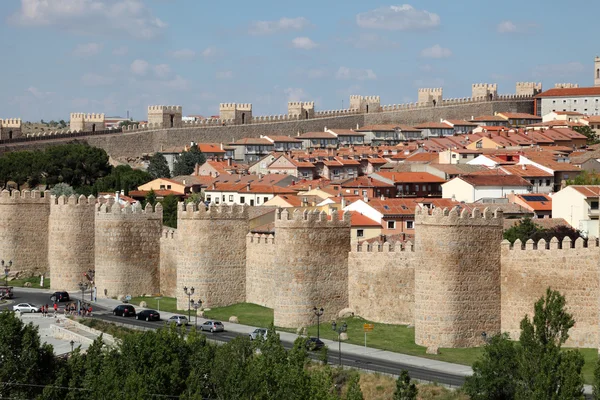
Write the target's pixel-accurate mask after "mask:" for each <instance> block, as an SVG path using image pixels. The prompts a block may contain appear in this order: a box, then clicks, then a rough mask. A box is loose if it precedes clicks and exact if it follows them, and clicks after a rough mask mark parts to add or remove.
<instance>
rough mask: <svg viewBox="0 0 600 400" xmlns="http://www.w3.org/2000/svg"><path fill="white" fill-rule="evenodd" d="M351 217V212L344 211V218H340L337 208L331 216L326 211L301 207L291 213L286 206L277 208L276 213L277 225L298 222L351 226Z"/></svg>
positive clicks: (314, 224)
mask: <svg viewBox="0 0 600 400" xmlns="http://www.w3.org/2000/svg"><path fill="white" fill-rule="evenodd" d="M350 218H351V215H350V213H348V212H344V214H343V216H342V219H340V218H339V213H338V211H337V210H333V211H332V212H331V217H329V216H328V215H327V213H326V212H325V211H321V212H318V211H308V210H304V211H300V210H299V209H296V210H294V212H292V213H290V212H289V211H288V210H287V209H285V208H284V209H279V210H277V212H276V213H275V226H278V225H281V226H284V225H285V226H291V225H298V224H300V225H303V226H307V227H310V226H314V227H325V226H331V227H340V226H350Z"/></svg>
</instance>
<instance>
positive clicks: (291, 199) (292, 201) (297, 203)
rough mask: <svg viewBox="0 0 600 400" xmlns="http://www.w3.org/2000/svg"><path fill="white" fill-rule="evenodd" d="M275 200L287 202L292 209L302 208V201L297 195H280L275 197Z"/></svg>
mask: <svg viewBox="0 0 600 400" xmlns="http://www.w3.org/2000/svg"><path fill="white" fill-rule="evenodd" d="M275 198H280V199H282V200H283V201H285V202H286V203H288V204H289V205H290V206H292V207H301V206H302V199H301V198H300V197H298V196H295V195H289V194H278V195H277V196H275V197H273V199H275Z"/></svg>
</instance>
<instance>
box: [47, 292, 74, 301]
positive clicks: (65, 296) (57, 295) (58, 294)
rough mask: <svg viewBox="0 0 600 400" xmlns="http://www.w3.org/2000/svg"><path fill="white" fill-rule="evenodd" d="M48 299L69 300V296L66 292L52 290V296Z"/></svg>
mask: <svg viewBox="0 0 600 400" xmlns="http://www.w3.org/2000/svg"><path fill="white" fill-rule="evenodd" d="M50 300H52V301H56V302H57V303H60V302H63V301H71V298H70V297H69V293H67V292H54V293H52V296H50Z"/></svg>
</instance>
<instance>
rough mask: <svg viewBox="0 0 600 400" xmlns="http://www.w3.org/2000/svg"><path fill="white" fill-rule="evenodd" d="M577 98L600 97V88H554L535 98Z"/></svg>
mask: <svg viewBox="0 0 600 400" xmlns="http://www.w3.org/2000/svg"><path fill="white" fill-rule="evenodd" d="M577 96H600V87H584V88H554V89H550V90H546V91H545V92H542V93H540V94H538V95H535V96H534V98H541V97H577Z"/></svg>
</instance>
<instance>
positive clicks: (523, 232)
mask: <svg viewBox="0 0 600 400" xmlns="http://www.w3.org/2000/svg"><path fill="white" fill-rule="evenodd" d="M540 230H541V228H540V226H539V225H537V224H536V223H534V222H533V221H532V220H531V218H524V219H522V220H521V221H519V222H518V223H517V224H516V225H514V226H513V227H511V228H508V229H507V230H505V231H504V239H506V240H508V241H509V242H511V243H514V242H515V240H517V239H521V242H523V243H525V242H526V241H527V240H528V239H529V238H531V237H532V236H533V235H535V234H536V233H538V232H539V231H540Z"/></svg>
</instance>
